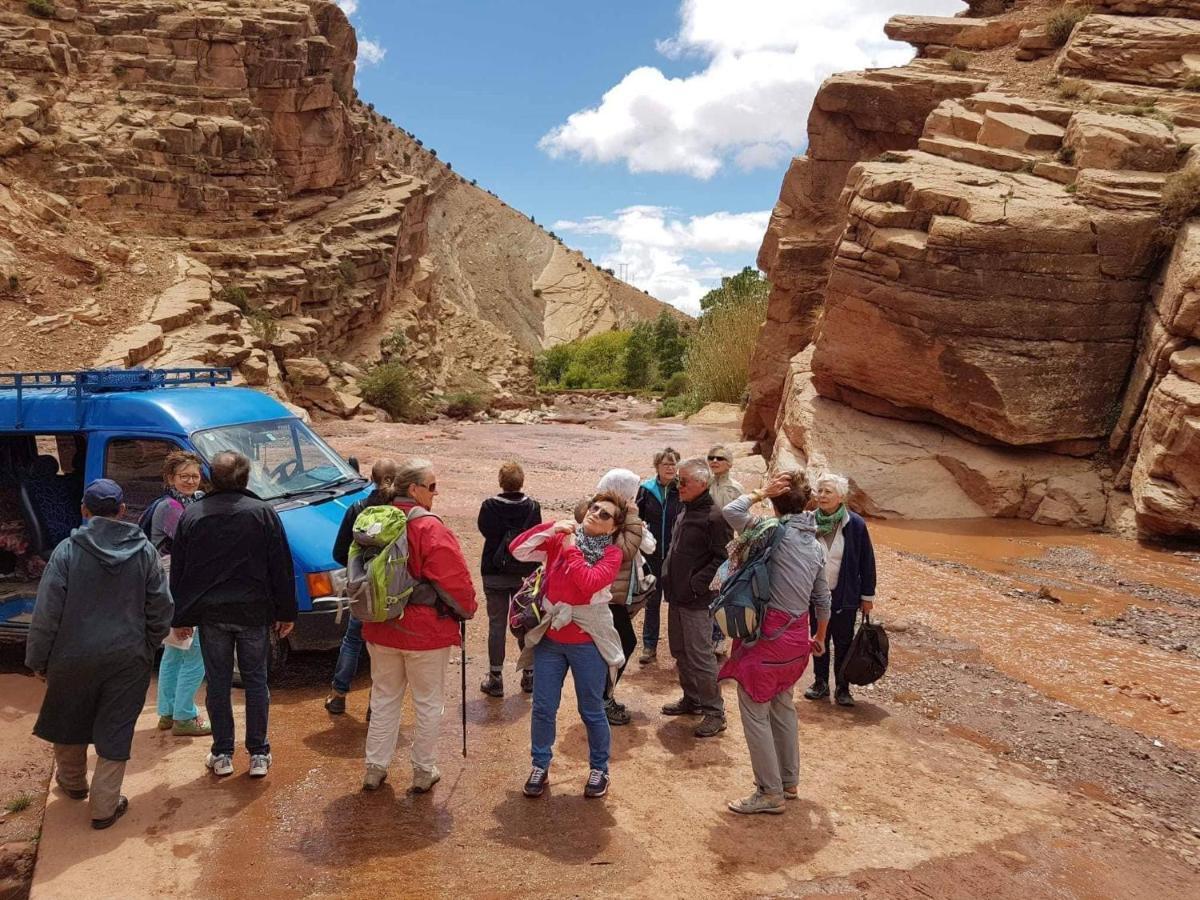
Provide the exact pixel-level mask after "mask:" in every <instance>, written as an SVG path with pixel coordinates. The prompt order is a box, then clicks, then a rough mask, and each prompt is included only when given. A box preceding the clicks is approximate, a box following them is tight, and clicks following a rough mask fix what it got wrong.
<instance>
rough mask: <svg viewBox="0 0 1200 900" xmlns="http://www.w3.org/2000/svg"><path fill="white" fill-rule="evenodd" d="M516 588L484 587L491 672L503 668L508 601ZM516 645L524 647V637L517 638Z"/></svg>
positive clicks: (506, 637) (506, 641) (506, 638)
mask: <svg viewBox="0 0 1200 900" xmlns="http://www.w3.org/2000/svg"><path fill="white" fill-rule="evenodd" d="M516 590H517V589H516V588H515V587H514V588H484V589H483V595H484V596H485V597H486V598H487V614H488V666H489V667H490V668H491V670H492V671H493V672H501V671H503V669H504V651H505V646H506V645H507V643H508V603H509V600H511V599H512V595H513V594H514V593H515V592H516ZM517 646H518V647H520V648H521V649H522V650H524V649H525V638H523V637H519V638H517Z"/></svg>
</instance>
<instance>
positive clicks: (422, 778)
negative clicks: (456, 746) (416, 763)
mask: <svg viewBox="0 0 1200 900" xmlns="http://www.w3.org/2000/svg"><path fill="white" fill-rule="evenodd" d="M441 780H442V773H441V772H439V771H438V767H437V766H434V767H433V768H432V769H413V780H412V792H413V793H414V794H428V793H429V792H430V791H432V790H433V786H434V785H435V784H437V783H438V782H439V781H441Z"/></svg>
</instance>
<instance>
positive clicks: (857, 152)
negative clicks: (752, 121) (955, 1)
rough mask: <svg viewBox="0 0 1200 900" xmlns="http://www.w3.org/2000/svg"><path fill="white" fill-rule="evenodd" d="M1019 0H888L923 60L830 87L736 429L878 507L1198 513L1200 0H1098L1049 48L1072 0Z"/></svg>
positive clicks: (786, 201)
mask: <svg viewBox="0 0 1200 900" xmlns="http://www.w3.org/2000/svg"><path fill="white" fill-rule="evenodd" d="M1010 6H1011V11H1009V12H1007V13H1006V14H1004V15H1002V16H998V17H992V18H971V17H970V13H969V12H968V13H967V14H966V15H964V16H961V17H954V18H949V19H936V18H930V17H903V16H902V17H897V18H896V19H893V20H892V22H891V23H890V24H889V26H888V33H889V34H890V35H892V36H893V37H897V38H900V39H903V40H907V41H909V42H911V43H913V44H914V45H915V46H916V47H917V49H918V58H917V59H916V60H915V61H914V62H913V63H912V64H910V65H909V66H908V67H906V68H904V69H900V70H893V71H886V72H868V73H860V74H853V75H841V76H835V77H834V78H833V79H830V80H829V81H828V82H826V84H825V85H824V86H823V87H822V89H821V91H820V92H819V94H818V96H817V99H816V102H815V104H814V108H813V111H812V113H811V115H810V119H809V136H810V145H809V150H808V154H807V155H806V156H805V157H802V158H800V159H797V160H795V161H793V163H792V167H791V169H790V171H789V173H788V174H787V176H785V179H784V184H783V188H782V190H781V193H780V201H779V203H778V204H777V206H776V208H775V211H774V214H773V216H772V219H771V225H770V228H769V230H768V232H767V235H766V237H765V239H764V241H763V247H762V251H761V252H760V256H759V265H760V267H762V268H763V269H764V271H766V272H767V273H768V275H769V276H770V278H771V280H772V284H773V293H772V297H771V310H770V313H769V320H770V321H769V322H768V325H767V327H765V328H764V330H763V335H762V337H761V339H760V344H759V347H758V350H757V353H756V358H755V362H754V367H753V381H752V385H751V403H750V406H749V408H748V410H747V414H746V417H745V420H744V430H745V432H746V436H747V437H748V438H751V439H756V440H759V441H761V442H762V443H764V444H765V445H766V446H767V447H768V448H769V449H772V450H773V452H774V454H775V456H776V459H777V462H791V463H795V464H803V465H808V466H810V467H812V468H833V469H837V470H845V471H846V472H847V474H849V475H851V476H852V478H853V481H854V484H855V488H856V502H857V503H858V504H859V505H860V506H861V507H862V508H864V509H866V510H868V511H870V512H873V513H877V514H882V515H903V516H921V517H961V516H976V515H991V516H1007V517H1020V518H1029V519H1033V520H1034V521H1039V522H1048V523H1053V524H1068V525H1081V526H1100V525H1103V524H1105V523H1106V522H1107V523H1108V524H1109V525H1110V526H1113V527H1118V528H1124V527H1126V526H1129V525H1130V522H1129V517H1128V510H1130V509H1132V511H1133V519H1134V522H1135V524H1136V527H1137V529H1140V530H1141V531H1142V532H1143V533H1153V534H1159V535H1189V534H1190V535H1197V534H1200V416H1198V412H1200V365H1198V362H1200V356H1198V355H1197V354H1200V347H1198V344H1197V341H1198V339H1200V304H1198V303H1197V302H1196V300H1195V297H1196V296H1198V294H1196V293H1195V292H1196V290H1197V281H1198V279H1200V224H1198V223H1197V222H1188V223H1185V224H1184V225H1183V226H1182V227H1181V228H1177V225H1178V222H1177V221H1176V220H1175V219H1173V218H1172V217H1173V216H1174V217H1178V216H1179V215H1180V214H1183V215H1186V214H1188V213H1190V212H1192V211H1195V210H1196V209H1197V207H1200V169H1196V170H1194V169H1193V168H1192V167H1193V165H1200V161H1197V162H1196V163H1193V156H1194V153H1195V152H1196V151H1194V150H1193V147H1194V146H1195V145H1197V144H1200V97H1197V96H1196V95H1195V94H1193V93H1192V91H1193V90H1194V89H1195V85H1196V83H1197V82H1200V64H1198V63H1196V62H1195V60H1196V59H1197V57H1196V56H1195V48H1196V42H1197V41H1198V40H1200V5H1196V4H1192V3H1189V2H1184V0H1162V2H1152V0H1129V2H1126V0H1113V2H1102V3H1099V4H1096V8H1095V9H1094V10H1093V11H1092V14H1090V15H1087V16H1085V17H1083V18H1082V21H1080V22H1079V23H1078V24H1077V25H1076V26H1075V27H1074V30H1073V31H1072V32H1071V35H1070V38H1069V39H1068V40H1067V42H1066V44H1065V46H1064V47H1062V48H1061V50H1060V49H1058V48H1055V47H1053V42H1052V41H1049V40H1048V35H1049V33H1050V29H1048V28H1046V27H1045V25H1046V22H1047V16H1048V15H1049V14H1050V13H1051V12H1053V11H1054V10H1055V8H1056V7H1057V6H1061V4H1053V3H1051V4H1047V3H1043V2H1020V0H1018V2H1017V3H1015V4H1010ZM1043 38H1045V39H1043ZM965 48H972V49H975V50H977V51H979V52H977V53H976V54H975V55H974V56H971V57H969V58H967V60H966V62H964V58H963V57H962V56H961V55H960V56H958V57H955V58H953V59H951V57H950V55H948V54H949V53H950V51H951V50H954V51H955V52H959V51H961V50H962V49H965ZM1035 49H1036V50H1037V52H1036V53H1035V52H1033V51H1034V50H1035ZM947 59H950V60H951V62H953V63H954V65H953V66H951V65H950V63H948V62H946V60H947ZM1193 67H1197V69H1196V71H1195V72H1194V71H1193ZM964 68H965V71H963V69H964ZM881 92H884V93H886V95H887V100H886V102H882V103H881V102H880V95H881ZM831 113H832V114H835V115H836V119H835V120H834V121H835V126H834V127H831V126H830V119H831ZM1181 170H1186V171H1185V172H1183V173H1182V174H1181ZM1164 190H1165V191H1166V192H1167V193H1168V195H1169V196H1170V198H1171V199H1170V202H1169V203H1166V204H1164V201H1163V195H1164ZM1164 210H1166V211H1164ZM785 360H786V362H785ZM1127 492H1128V493H1127Z"/></svg>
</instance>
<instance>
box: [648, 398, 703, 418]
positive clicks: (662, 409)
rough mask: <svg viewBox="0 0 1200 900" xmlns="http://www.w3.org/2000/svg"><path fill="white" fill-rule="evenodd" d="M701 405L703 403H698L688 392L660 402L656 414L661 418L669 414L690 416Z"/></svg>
mask: <svg viewBox="0 0 1200 900" xmlns="http://www.w3.org/2000/svg"><path fill="white" fill-rule="evenodd" d="M700 406H701V404H699V403H697V402H696V399H695V398H694V397H691V396H690V395H687V394H685V395H683V396H680V397H668V398H666V399H665V400H663V402H662V403H660V404H658V409H657V410H655V412H654V415H656V416H657V417H658V418H660V419H665V418H667V417H668V416H690V415H691V414H692V413H694V412H699V410H700Z"/></svg>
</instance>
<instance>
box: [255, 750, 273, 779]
mask: <svg viewBox="0 0 1200 900" xmlns="http://www.w3.org/2000/svg"><path fill="white" fill-rule="evenodd" d="M269 768H271V754H270V753H255V754H253V755H252V756H251V757H250V777H251V778H262V777H264V776H265V775H266V774H267V770H268V769H269Z"/></svg>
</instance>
